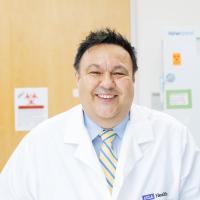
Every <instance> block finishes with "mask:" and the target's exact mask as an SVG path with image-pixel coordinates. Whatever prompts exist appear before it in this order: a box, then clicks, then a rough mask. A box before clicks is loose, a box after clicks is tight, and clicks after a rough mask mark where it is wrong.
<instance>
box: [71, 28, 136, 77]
mask: <svg viewBox="0 0 200 200" xmlns="http://www.w3.org/2000/svg"><path fill="white" fill-rule="evenodd" d="M100 44H115V45H118V46H121V47H122V48H124V49H125V50H126V51H127V52H128V53H129V55H130V58H131V61H132V67H133V75H134V74H135V72H136V71H137V70H138V66H137V60H136V56H135V49H134V47H132V46H131V43H130V42H129V41H128V40H127V39H126V38H125V37H123V36H122V35H121V34H120V33H117V32H115V31H114V30H111V29H108V28H107V29H102V30H99V31H95V32H90V34H89V35H88V36H87V37H86V39H85V40H83V41H82V42H81V43H80V45H79V48H78V51H77V53H76V56H75V60H74V68H75V70H76V71H79V68H80V60H81V58H82V56H83V54H84V53H85V52H86V51H87V49H89V48H90V47H92V46H95V45H100Z"/></svg>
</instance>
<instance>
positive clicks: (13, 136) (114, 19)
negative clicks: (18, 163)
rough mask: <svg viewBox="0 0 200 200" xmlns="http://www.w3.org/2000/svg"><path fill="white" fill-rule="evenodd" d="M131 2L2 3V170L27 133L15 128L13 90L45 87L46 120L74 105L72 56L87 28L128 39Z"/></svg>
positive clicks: (33, 0)
mask: <svg viewBox="0 0 200 200" xmlns="http://www.w3.org/2000/svg"><path fill="white" fill-rule="evenodd" d="M129 15H130V12H129V0H124V1H121V0H85V1H82V0H76V1H74V0H18V1H15V0H0V169H2V167H3V166H4V164H5V163H6V161H7V160H8V158H9V156H10V154H11V153H12V152H13V150H14V149H15V147H16V145H17V144H18V143H19V141H20V140H21V139H22V137H23V136H24V135H25V134H26V133H25V132H16V131H15V129H14V102H13V97H14V96H13V94H14V88H16V87H48V92H49V116H52V115H55V114H56V113H59V112H62V111H64V110H66V109H68V108H70V107H72V106H73V105H75V104H77V103H78V99H75V98H74V97H73V96H72V89H73V88H75V87H76V84H75V81H74V71H73V58H74V54H75V52H76V48H77V45H78V43H79V42H80V40H81V39H82V38H83V36H84V35H85V34H87V33H88V31H89V30H91V29H96V28H101V27H106V26H109V27H112V28H116V29H117V30H119V31H120V32H121V33H122V34H124V35H125V36H127V37H128V38H129V37H130V26H129V24H130V19H129Z"/></svg>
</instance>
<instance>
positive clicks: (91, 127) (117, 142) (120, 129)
mask: <svg viewBox="0 0 200 200" xmlns="http://www.w3.org/2000/svg"><path fill="white" fill-rule="evenodd" d="M83 116H84V124H85V126H86V128H87V130H88V133H89V136H90V138H91V140H92V144H93V146H94V149H95V151H96V153H97V156H98V157H99V151H100V148H101V144H102V140H101V137H100V136H99V133H101V132H102V131H103V128H102V127H100V126H98V125H97V124H96V123H94V122H93V121H92V120H91V119H90V118H89V117H88V116H87V115H86V113H85V112H83ZM129 119H130V116H129V114H128V115H127V116H126V118H124V120H123V121H122V122H121V123H120V124H118V125H117V126H115V127H114V128H113V131H114V132H115V133H116V137H115V139H114V141H113V142H112V148H113V151H114V153H115V155H116V156H117V158H118V156H119V151H120V146H121V141H122V138H123V135H124V131H125V128H126V125H127V123H128V121H129Z"/></svg>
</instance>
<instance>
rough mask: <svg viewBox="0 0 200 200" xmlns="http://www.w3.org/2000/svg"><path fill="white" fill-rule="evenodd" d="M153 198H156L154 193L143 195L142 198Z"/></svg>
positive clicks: (149, 199)
mask: <svg viewBox="0 0 200 200" xmlns="http://www.w3.org/2000/svg"><path fill="white" fill-rule="evenodd" d="M152 199H155V195H154V194H147V195H143V196H142V200H152Z"/></svg>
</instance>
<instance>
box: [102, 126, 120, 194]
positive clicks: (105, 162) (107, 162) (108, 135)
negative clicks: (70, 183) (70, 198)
mask: <svg viewBox="0 0 200 200" xmlns="http://www.w3.org/2000/svg"><path fill="white" fill-rule="evenodd" d="M100 136H101V139H102V145H101V149H100V153H99V160H100V163H101V165H102V169H103V172H104V174H105V177H106V180H107V183H108V188H109V190H110V192H111V193H112V188H113V183H114V179H115V171H116V166H117V158H116V156H115V154H114V151H113V149H112V142H113V140H114V138H115V136H116V134H115V133H114V132H113V130H112V129H109V130H103V132H102V133H101V134H100Z"/></svg>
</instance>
